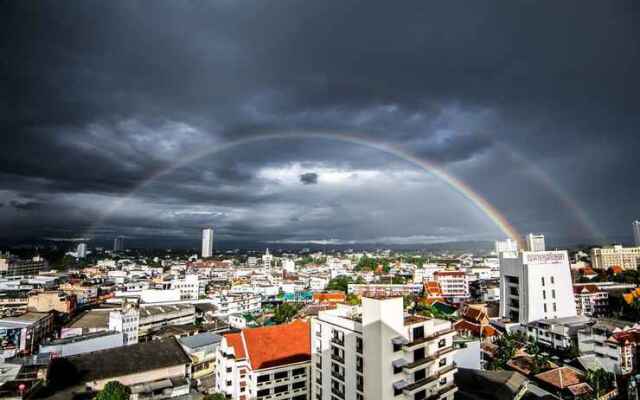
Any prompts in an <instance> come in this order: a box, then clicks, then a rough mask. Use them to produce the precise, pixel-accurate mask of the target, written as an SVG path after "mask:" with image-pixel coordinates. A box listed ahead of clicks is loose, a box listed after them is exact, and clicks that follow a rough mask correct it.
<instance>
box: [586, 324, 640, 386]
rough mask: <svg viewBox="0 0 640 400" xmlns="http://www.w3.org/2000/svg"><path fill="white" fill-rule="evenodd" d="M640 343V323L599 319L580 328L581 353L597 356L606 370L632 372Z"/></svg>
mask: <svg viewBox="0 0 640 400" xmlns="http://www.w3.org/2000/svg"><path fill="white" fill-rule="evenodd" d="M639 343H640V325H638V324H635V325H634V324H632V323H628V322H623V321H617V320H609V319H599V320H597V323H596V324H594V325H593V326H590V327H588V328H585V329H582V330H580V331H578V349H579V350H580V353H581V354H583V355H593V356H595V358H596V360H597V361H598V362H599V363H600V364H601V365H602V366H603V367H604V368H605V369H606V370H608V371H613V372H615V373H616V374H618V375H626V374H629V373H631V372H632V371H633V370H634V368H635V367H636V365H637V363H638V360H637V359H636V349H637V348H638V344H639Z"/></svg>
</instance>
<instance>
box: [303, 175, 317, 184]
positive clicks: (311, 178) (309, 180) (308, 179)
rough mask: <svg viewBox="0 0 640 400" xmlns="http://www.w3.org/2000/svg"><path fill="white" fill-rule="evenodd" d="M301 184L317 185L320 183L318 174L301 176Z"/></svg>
mask: <svg viewBox="0 0 640 400" xmlns="http://www.w3.org/2000/svg"><path fill="white" fill-rule="evenodd" d="M300 182H302V184H303V185H315V184H317V183H318V174H316V173H315V172H305V173H304V174H301V175H300Z"/></svg>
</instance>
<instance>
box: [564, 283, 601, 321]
mask: <svg viewBox="0 0 640 400" xmlns="http://www.w3.org/2000/svg"><path fill="white" fill-rule="evenodd" d="M573 294H574V296H575V298H576V312H577V314H578V315H586V316H587V317H600V316H605V315H606V314H607V313H608V311H609V292H607V291H606V290H603V289H601V288H599V287H598V285H574V286H573Z"/></svg>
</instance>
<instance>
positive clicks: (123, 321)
mask: <svg viewBox="0 0 640 400" xmlns="http://www.w3.org/2000/svg"><path fill="white" fill-rule="evenodd" d="M139 323H140V312H139V310H138V308H137V307H136V306H134V305H133V304H129V303H126V304H124V305H123V306H122V309H121V310H116V311H111V312H109V330H110V331H117V332H122V343H123V344H124V345H125V346H127V345H130V344H135V343H138V327H139Z"/></svg>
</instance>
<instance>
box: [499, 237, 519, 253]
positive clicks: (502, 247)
mask: <svg viewBox="0 0 640 400" xmlns="http://www.w3.org/2000/svg"><path fill="white" fill-rule="evenodd" d="M495 245H496V248H495V251H496V254H500V253H502V252H505V251H518V242H516V241H515V240H513V239H510V238H509V239H505V240H496V244H495Z"/></svg>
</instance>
